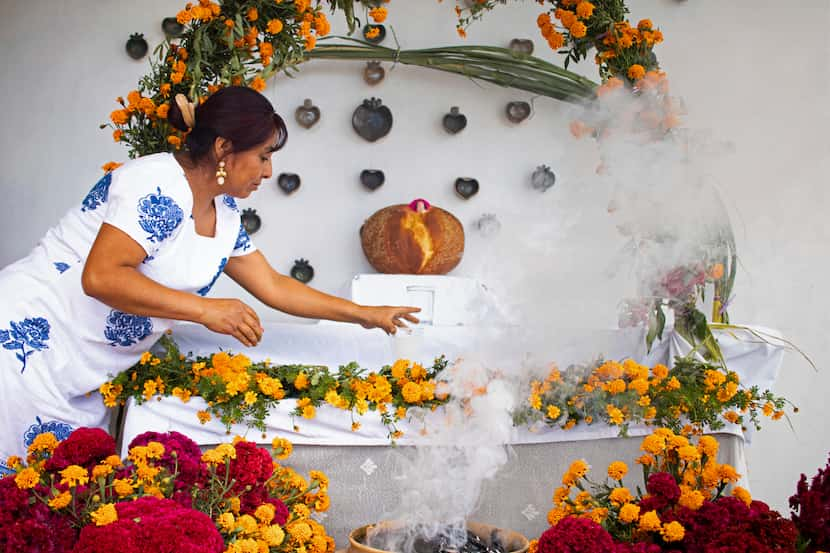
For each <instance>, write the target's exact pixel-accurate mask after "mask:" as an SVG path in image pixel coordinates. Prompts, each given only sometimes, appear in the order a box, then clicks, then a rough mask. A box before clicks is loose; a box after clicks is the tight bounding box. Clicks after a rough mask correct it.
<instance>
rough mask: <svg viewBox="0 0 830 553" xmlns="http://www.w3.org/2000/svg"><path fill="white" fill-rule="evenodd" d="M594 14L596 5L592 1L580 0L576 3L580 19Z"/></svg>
mask: <svg viewBox="0 0 830 553" xmlns="http://www.w3.org/2000/svg"><path fill="white" fill-rule="evenodd" d="M593 14H594V5H593V4H591V3H590V2H585V1H583V2H580V3H579V4H577V5H576V15H577V17H579V18H580V19H588V18H589V17H591V16H592V15H593Z"/></svg>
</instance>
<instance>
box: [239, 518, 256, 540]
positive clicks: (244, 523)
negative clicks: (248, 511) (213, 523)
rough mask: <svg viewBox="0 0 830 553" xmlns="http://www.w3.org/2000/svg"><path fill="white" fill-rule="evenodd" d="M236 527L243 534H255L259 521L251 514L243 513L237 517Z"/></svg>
mask: <svg viewBox="0 0 830 553" xmlns="http://www.w3.org/2000/svg"><path fill="white" fill-rule="evenodd" d="M236 528H237V529H239V530H241V531H242V533H243V534H249V535H250V534H254V533H255V532H256V531H257V522H256V519H255V518H254V517H252V516H251V515H242V516H241V517H238V518H237V519H236Z"/></svg>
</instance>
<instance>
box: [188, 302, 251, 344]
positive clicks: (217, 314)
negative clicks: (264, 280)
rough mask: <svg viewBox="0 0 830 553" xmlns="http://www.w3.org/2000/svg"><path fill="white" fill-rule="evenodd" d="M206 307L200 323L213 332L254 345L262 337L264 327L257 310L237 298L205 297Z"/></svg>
mask: <svg viewBox="0 0 830 553" xmlns="http://www.w3.org/2000/svg"><path fill="white" fill-rule="evenodd" d="M204 305H205V308H204V312H203V313H202V316H201V317H200V318H199V320H198V321H196V322H198V323H200V324H202V325H204V326H206V327H207V328H209V329H210V330H212V331H213V332H219V333H220V334H228V335H230V336H233V337H234V338H236V339H237V340H239V341H240V342H242V343H243V344H244V345H246V346H249V347H252V346H255V345H257V344H258V343H259V341H260V340H261V339H262V333H263V328H262V325H261V324H260V322H259V317H258V316H257V314H256V312H255V311H254V310H253V309H251V308H250V307H249V306H248V305H246V304H245V303H243V302H241V301H239V300H235V299H214V298H205V304H204Z"/></svg>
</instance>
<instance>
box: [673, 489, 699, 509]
mask: <svg viewBox="0 0 830 553" xmlns="http://www.w3.org/2000/svg"><path fill="white" fill-rule="evenodd" d="M704 500H705V497H703V494H702V493H700V491H698V490H695V489H693V488H690V487H688V486H681V487H680V498H679V499H678V500H677V503H678V505H681V506H682V507H686V508H687V509H691V510H692V511H697V510H698V509H700V508H701V507H702V506H703V501H704Z"/></svg>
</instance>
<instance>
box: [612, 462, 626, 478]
mask: <svg viewBox="0 0 830 553" xmlns="http://www.w3.org/2000/svg"><path fill="white" fill-rule="evenodd" d="M626 474H628V465H626V464H625V463H623V462H622V461H614V462H613V463H611V464H610V465H608V476H609V477H610V478H611V479H612V480H622V479H623V478H624V477H625V475H626Z"/></svg>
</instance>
